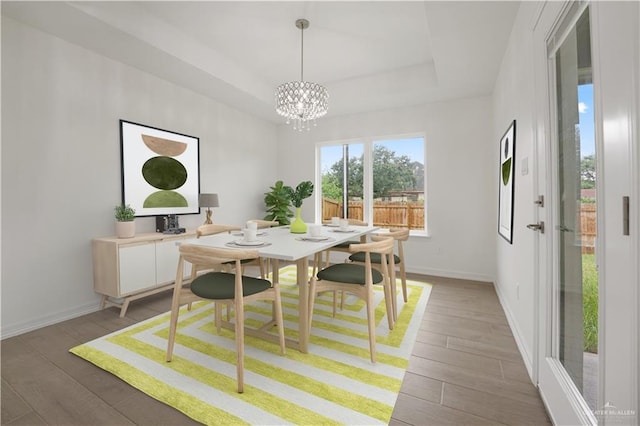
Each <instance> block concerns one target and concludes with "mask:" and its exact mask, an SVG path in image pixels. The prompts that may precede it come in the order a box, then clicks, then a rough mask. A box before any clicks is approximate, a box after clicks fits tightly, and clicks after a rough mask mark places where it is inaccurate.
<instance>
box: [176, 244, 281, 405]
mask: <svg viewBox="0 0 640 426" xmlns="http://www.w3.org/2000/svg"><path fill="white" fill-rule="evenodd" d="M179 250H180V260H179V262H178V271H177V274H176V283H175V286H174V290H173V299H172V301H171V320H170V325H169V341H168V344H167V362H170V361H171V360H172V358H173V347H174V344H175V338H176V329H177V324H178V314H179V311H180V306H181V305H183V304H185V303H191V302H194V301H196V300H201V299H205V300H214V301H216V302H221V303H232V304H233V306H234V308H235V309H234V311H235V324H234V330H235V340H236V354H237V359H236V374H237V381H238V392H239V393H242V392H243V391H244V334H245V328H244V305H245V303H248V302H251V301H254V300H269V301H272V302H273V305H274V307H275V318H273V319H270V320H269V322H268V324H265V326H264V327H263V329H264V328H265V327H268V326H269V325H271V324H273V323H275V325H276V326H277V327H278V341H279V343H280V351H281V353H282V354H284V353H285V352H286V350H285V340H284V323H283V320H282V302H281V298H280V289H279V287H278V283H276V282H274V283H273V284H272V283H271V282H270V281H268V280H265V279H262V278H254V277H248V276H244V275H242V263H241V262H242V261H243V260H245V259H255V258H256V257H257V256H258V251H257V250H238V249H227V248H216V247H203V246H199V245H194V244H188V243H182V244H180V246H179ZM228 261H233V262H235V265H234V268H233V272H231V273H230V272H219V271H211V272H207V273H204V274H202V275H198V276H197V277H196V278H195V279H194V280H193V281H192V282H191V287H190V290H188V289H186V288H184V287H183V285H182V284H183V283H182V279H183V278H182V275H183V271H184V268H185V264H186V263H190V264H191V265H202V264H223V263H225V262H228ZM215 317H216V324H217V325H218V333H219V332H220V328H219V325H220V323H221V322H222V316H221V313H220V311H219V310H218V309H215Z"/></svg>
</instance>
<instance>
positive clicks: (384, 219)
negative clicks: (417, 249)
mask: <svg viewBox="0 0 640 426" xmlns="http://www.w3.org/2000/svg"><path fill="white" fill-rule="evenodd" d="M334 216H337V217H342V202H340V201H335V200H332V199H330V198H323V200H322V220H330V219H331V218H332V217H334ZM349 217H350V218H352V219H359V220H363V218H364V210H363V204H362V201H351V202H349ZM373 224H374V225H375V226H382V227H385V228H387V227H392V228H409V229H424V205H423V204H422V203H403V202H390V201H385V202H376V203H375V204H374V205H373ZM579 235H580V238H581V241H580V242H581V245H582V253H583V254H591V253H594V251H595V242H596V205H595V204H586V203H584V204H581V207H580V233H579Z"/></svg>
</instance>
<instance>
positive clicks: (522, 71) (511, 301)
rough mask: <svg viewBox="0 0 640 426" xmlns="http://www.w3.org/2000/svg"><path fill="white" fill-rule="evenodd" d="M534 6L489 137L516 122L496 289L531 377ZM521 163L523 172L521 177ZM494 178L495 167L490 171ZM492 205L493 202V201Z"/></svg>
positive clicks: (514, 39) (507, 65)
mask: <svg viewBox="0 0 640 426" xmlns="http://www.w3.org/2000/svg"><path fill="white" fill-rule="evenodd" d="M538 6H539V5H538V3H534V2H523V3H522V4H521V6H520V10H519V12H518V16H517V18H516V21H515V23H514V26H513V32H512V34H511V37H510V40H509V44H508V46H507V50H506V52H505V55H504V57H503V62H502V65H501V68H500V73H499V75H498V78H497V80H496V86H495V88H494V94H493V97H494V106H493V107H494V117H493V119H494V121H493V123H494V132H493V137H494V139H496V140H497V139H499V138H500V137H501V136H502V135H503V134H504V132H505V131H506V129H507V127H508V125H509V123H510V122H511V120H514V119H515V120H516V148H515V154H516V155H515V166H516V167H515V168H516V173H515V181H514V184H515V199H514V224H513V244H509V243H508V242H507V241H505V240H504V239H503V238H501V237H499V236H495V237H494V238H495V239H496V253H497V259H498V263H497V270H496V272H497V276H496V282H495V284H496V290H497V292H498V295H499V296H500V299H501V302H502V305H503V308H504V309H505V312H506V314H507V317H508V318H509V322H510V324H511V328H512V330H513V333H514V336H515V338H516V341H517V342H518V345H519V347H520V352H521V353H522V355H523V358H524V361H525V365H526V366H527V369H528V370H529V372H530V373H531V371H532V362H533V349H534V347H533V345H534V299H535V298H534V280H533V279H534V262H533V260H534V238H535V237H536V234H535V232H533V231H531V230H529V229H527V228H526V225H527V224H529V223H533V222H534V217H535V216H534V214H535V209H536V208H537V207H535V205H534V204H533V202H534V200H535V199H536V197H537V194H534V193H533V191H534V189H533V188H534V182H533V179H534V177H535V170H534V167H535V160H534V157H535V146H534V128H533V113H534V106H535V99H534V74H533V54H532V52H533V35H532V31H531V28H532V27H531V20H532V19H533V17H534V16H535V13H536V11H537V9H538ZM523 162H524V163H526V165H527V167H528V170H529V171H528V173H527V174H523ZM495 176H496V180H497V179H498V169H497V168H496V169H495ZM496 202H497V200H496Z"/></svg>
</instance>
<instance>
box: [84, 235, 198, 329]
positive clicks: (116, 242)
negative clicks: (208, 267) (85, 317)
mask: <svg viewBox="0 0 640 426" xmlns="http://www.w3.org/2000/svg"><path fill="white" fill-rule="evenodd" d="M195 236H196V234H195V231H187V232H186V233H183V234H177V235H174V234H160V233H155V232H154V233H147V234H138V235H136V236H135V237H133V238H116V237H107V238H96V239H94V240H93V289H94V290H95V292H96V293H99V294H102V301H101V304H100V306H101V308H105V307H107V306H118V307H119V308H120V317H124V316H125V314H126V312H127V308H128V307H129V302H131V301H132V300H136V299H139V298H141V297H145V296H149V295H151V294H155V293H159V292H161V291H164V290H167V289H169V288H171V287H173V284H174V282H175V279H176V270H177V268H178V257H179V252H178V244H179V243H180V242H181V241H185V240H187V239H190V238H195ZM190 274H191V270H190V269H189V268H187V269H185V272H184V275H185V278H186V277H188V276H190Z"/></svg>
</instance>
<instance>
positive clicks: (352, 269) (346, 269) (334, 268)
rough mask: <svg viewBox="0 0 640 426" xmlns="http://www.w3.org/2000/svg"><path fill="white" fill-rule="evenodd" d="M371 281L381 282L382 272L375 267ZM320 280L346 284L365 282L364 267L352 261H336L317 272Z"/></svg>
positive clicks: (362, 283)
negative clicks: (336, 262)
mask: <svg viewBox="0 0 640 426" xmlns="http://www.w3.org/2000/svg"><path fill="white" fill-rule="evenodd" d="M371 272H372V274H371V275H372V277H373V283H374V284H378V283H381V282H382V279H383V277H382V274H381V273H380V271H378V270H377V269H372V271H371ZM317 277H318V279H320V280H327V281H337V282H340V283H347V284H360V285H364V284H365V267H364V266H363V265H356V264H353V263H338V264H335V265H331V266H329V267H328V268H325V269H323V270H322V271H320V272H318V275H317Z"/></svg>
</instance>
